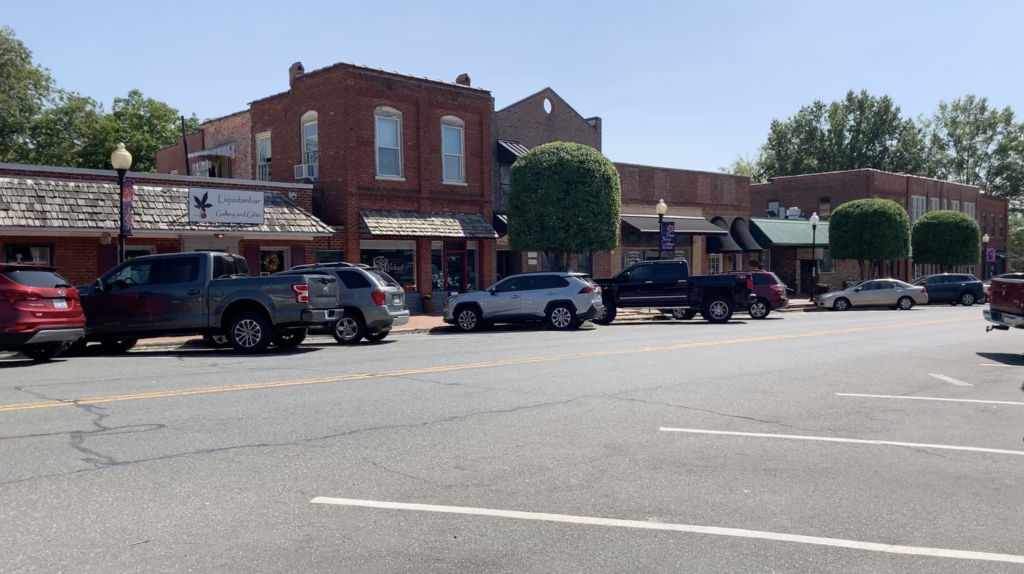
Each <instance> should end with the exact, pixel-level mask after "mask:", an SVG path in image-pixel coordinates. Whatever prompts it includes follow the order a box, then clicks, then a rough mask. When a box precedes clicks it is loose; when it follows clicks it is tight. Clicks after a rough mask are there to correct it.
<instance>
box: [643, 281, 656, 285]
mask: <svg viewBox="0 0 1024 574" xmlns="http://www.w3.org/2000/svg"><path fill="white" fill-rule="evenodd" d="M644 285H654V281H644Z"/></svg>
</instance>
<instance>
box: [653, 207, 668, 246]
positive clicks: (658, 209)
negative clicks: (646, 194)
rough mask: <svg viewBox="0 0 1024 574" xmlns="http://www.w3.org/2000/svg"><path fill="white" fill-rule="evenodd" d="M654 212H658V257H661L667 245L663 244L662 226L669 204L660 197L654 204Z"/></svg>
mask: <svg viewBox="0 0 1024 574" xmlns="http://www.w3.org/2000/svg"><path fill="white" fill-rule="evenodd" d="M654 212H655V213H657V214H658V259H659V260H660V259H661V253H662V252H663V251H664V249H665V246H664V245H662V244H661V241H662V236H661V234H662V231H661V229H662V226H661V222H662V221H664V220H665V214H666V213H668V205H667V204H666V203H665V200H664V199H659V200H658V204H657V205H655V206H654Z"/></svg>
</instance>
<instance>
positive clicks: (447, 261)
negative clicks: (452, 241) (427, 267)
mask: <svg viewBox="0 0 1024 574" xmlns="http://www.w3.org/2000/svg"><path fill="white" fill-rule="evenodd" d="M444 279H445V289H447V290H448V291H458V292H459V293H462V292H463V291H465V290H466V249H465V244H463V248H462V249H461V250H458V249H449V248H448V246H447V245H446V246H445V251H444Z"/></svg>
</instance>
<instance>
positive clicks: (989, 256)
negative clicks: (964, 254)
mask: <svg viewBox="0 0 1024 574" xmlns="http://www.w3.org/2000/svg"><path fill="white" fill-rule="evenodd" d="M985 262H986V263H995V262H996V248H995V247H987V248H985Z"/></svg>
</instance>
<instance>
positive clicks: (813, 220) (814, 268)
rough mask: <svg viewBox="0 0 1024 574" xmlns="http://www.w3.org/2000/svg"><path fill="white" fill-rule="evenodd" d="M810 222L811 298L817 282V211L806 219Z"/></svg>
mask: <svg viewBox="0 0 1024 574" xmlns="http://www.w3.org/2000/svg"><path fill="white" fill-rule="evenodd" d="M808 220H809V221H810V222H811V261H812V264H811V299H813V298H814V289H815V288H816V285H817V284H818V221H820V220H819V218H818V212H817V211H815V212H814V213H812V214H811V217H810V218H809V219H808Z"/></svg>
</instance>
